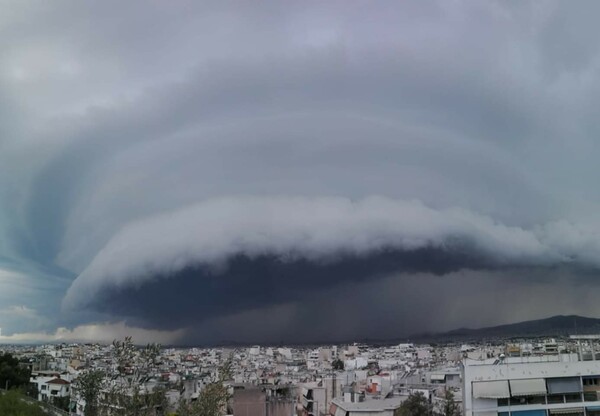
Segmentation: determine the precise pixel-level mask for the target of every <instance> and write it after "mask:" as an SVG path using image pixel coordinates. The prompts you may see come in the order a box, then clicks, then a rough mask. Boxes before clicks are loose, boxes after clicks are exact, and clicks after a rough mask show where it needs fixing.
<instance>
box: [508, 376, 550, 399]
mask: <svg viewBox="0 0 600 416" xmlns="http://www.w3.org/2000/svg"><path fill="white" fill-rule="evenodd" d="M546 393H547V391H546V381H545V380H544V379H543V378H529V379H526V380H510V394H511V395H512V396H545V395H546Z"/></svg>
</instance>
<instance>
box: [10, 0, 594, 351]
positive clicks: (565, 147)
mask: <svg viewBox="0 0 600 416" xmlns="http://www.w3.org/2000/svg"><path fill="white" fill-rule="evenodd" d="M376 3H377V6H376V7H374V6H373V2H367V1H351V2H347V1H329V2H316V1H312V2H311V1H309V2H276V1H266V2H222V1H214V2H193V1H177V2H154V1H150V2H148V1H127V2H122V1H111V0H108V1H96V2H80V1H56V2H42V1H19V2H10V1H0V7H1V8H2V13H0V62H2V65H1V66H0V97H1V98H0V327H1V328H2V329H1V335H0V342H2V343H28V342H53V341H84V342H85V341H103V342H107V341H112V340H113V339H115V338H123V337H125V336H127V335H131V336H133V338H134V339H135V340H136V341H139V342H141V343H144V342H151V341H152V342H160V343H163V344H176V345H196V344H197V345H207V344H213V343H222V342H225V341H231V342H242V343H243V342H250V343H267V342H271V343H277V342H284V343H296V342H316V341H323V342H325V341H328V342H333V341H339V340H344V341H348V340H353V339H357V340H360V339H367V338H370V339H388V338H392V339H399V338H402V337H408V336H411V335H412V334H416V333H424V332H439V331H447V330H451V329H454V328H460V327H472V328H476V327H482V326H491V325H499V324H504V323H510V322H517V321H525V320H528V319H539V318H545V317H549V316H553V315H560V314H564V315H570V314H577V315H583V316H589V317H600V304H599V303H598V302H597V293H598V291H599V290H600V280H599V279H598V275H599V271H600V216H599V212H600V210H599V204H600V187H598V186H597V183H596V182H597V178H598V177H599V174H600V167H599V166H600V165H599V163H598V160H600V147H599V146H598V143H599V142H598V135H599V133H600V128H599V126H598V117H597V108H598V107H599V105H600V72H599V69H600V45H599V44H598V41H597V39H598V36H599V35H600V28H599V27H598V25H597V21H596V20H597V19H596V16H597V14H598V12H600V3H598V2H576V6H573V3H571V2H553V1H536V2H528V1H515V2H511V1H502V2H500V1H486V2H476V1H456V2H449V1H426V2H424V1H402V2H398V1H389V2H387V1H378V2H376Z"/></svg>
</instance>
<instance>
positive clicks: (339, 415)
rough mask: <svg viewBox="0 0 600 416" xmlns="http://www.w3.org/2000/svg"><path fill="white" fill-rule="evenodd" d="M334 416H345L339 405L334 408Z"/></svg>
mask: <svg viewBox="0 0 600 416" xmlns="http://www.w3.org/2000/svg"><path fill="white" fill-rule="evenodd" d="M335 416H346V411H345V410H344V409H342V408H341V407H338V408H337V409H335Z"/></svg>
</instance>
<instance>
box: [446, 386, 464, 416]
mask: <svg viewBox="0 0 600 416" xmlns="http://www.w3.org/2000/svg"><path fill="white" fill-rule="evenodd" d="M444 416H461V412H460V407H459V406H458V404H457V403H456V402H455V401H454V393H452V390H446V395H445V396H444Z"/></svg>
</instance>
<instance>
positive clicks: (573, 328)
mask: <svg viewBox="0 0 600 416" xmlns="http://www.w3.org/2000/svg"><path fill="white" fill-rule="evenodd" d="M576 334H577V335H583V334H600V319H597V318H588V317H585V316H578V315H556V316H552V317H550V318H545V319H536V320H532V321H523V322H517V323H514V324H505V325H497V326H492V327H486V328H477V329H471V328H459V329H454V330H452V331H448V332H445V333H442V334H438V335H439V336H442V337H448V338H458V337H469V338H485V337H516V336H542V335H557V336H558V335H576Z"/></svg>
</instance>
